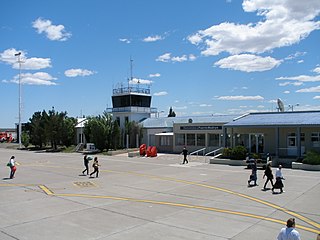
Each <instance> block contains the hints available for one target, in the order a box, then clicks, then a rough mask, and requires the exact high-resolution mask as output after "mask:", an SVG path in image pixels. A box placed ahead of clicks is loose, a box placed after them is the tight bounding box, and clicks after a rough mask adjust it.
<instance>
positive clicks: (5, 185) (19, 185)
mask: <svg viewBox="0 0 320 240" xmlns="http://www.w3.org/2000/svg"><path fill="white" fill-rule="evenodd" d="M33 186H38V184H22V183H0V187H33Z"/></svg>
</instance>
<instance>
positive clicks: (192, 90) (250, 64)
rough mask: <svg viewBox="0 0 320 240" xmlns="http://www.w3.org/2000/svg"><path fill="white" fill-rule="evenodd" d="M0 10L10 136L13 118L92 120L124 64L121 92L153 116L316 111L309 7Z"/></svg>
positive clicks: (24, 5)
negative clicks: (136, 95) (138, 94)
mask: <svg viewBox="0 0 320 240" xmlns="http://www.w3.org/2000/svg"><path fill="white" fill-rule="evenodd" d="M0 9H1V10H2V11H1V14H0V89H1V93H2V98H1V99H2V100H1V101H0V109H1V118H0V128H14V127H15V125H16V124H17V123H18V120H19V109H20V110H21V121H22V122H28V121H29V119H30V118H31V117H32V115H33V114H34V113H35V112H39V111H43V110H45V111H47V112H48V111H49V110H51V109H52V108H53V107H54V109H55V111H57V112H65V111H66V112H67V115H68V116H69V117H81V116H98V115H102V114H103V112H104V111H105V110H106V109H107V108H110V107H112V101H111V96H112V89H113V88H115V87H117V86H120V84H128V79H130V78H131V68H130V63H132V77H133V80H132V81H131V82H130V83H131V84H137V82H139V86H142V87H147V88H150V90H151V94H152V103H151V105H152V107H155V108H157V109H158V112H159V114H158V115H159V116H160V117H165V116H167V115H168V112H169V109H170V107H172V109H173V111H174V112H175V113H176V116H186V117H187V116H193V115H197V116H202V115H206V116H208V115H212V114H239V115H241V114H245V113H249V112H269V111H277V107H278V105H277V99H281V100H282V102H283V104H284V110H285V111H292V110H294V111H301V110H320V31H319V30H320V1H319V0H307V1H301V0H283V1H279V0H244V1H241V0H152V1H150V0H77V1H65V0H45V1H44V0H29V1H25V0H2V1H0ZM17 53H21V55H20V56H15V55H16V54H17ZM130 59H131V60H132V61H131V60H130ZM20 70H21V72H20ZM19 77H20V83H21V84H20V94H19ZM138 80H139V81H138ZM19 96H20V101H21V107H19Z"/></svg>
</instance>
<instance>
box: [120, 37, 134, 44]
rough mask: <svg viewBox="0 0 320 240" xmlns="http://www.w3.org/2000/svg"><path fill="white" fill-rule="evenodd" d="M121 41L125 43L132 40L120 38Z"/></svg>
mask: <svg viewBox="0 0 320 240" xmlns="http://www.w3.org/2000/svg"><path fill="white" fill-rule="evenodd" d="M119 41H120V42H124V43H131V41H130V40H129V39H127V38H120V39H119Z"/></svg>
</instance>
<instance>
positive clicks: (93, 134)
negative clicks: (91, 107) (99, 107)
mask: <svg viewBox="0 0 320 240" xmlns="http://www.w3.org/2000/svg"><path fill="white" fill-rule="evenodd" d="M112 123H113V122H112V117H111V115H110V114H108V113H106V112H104V113H103V115H99V116H97V117H89V118H88V121H87V122H86V123H85V125H84V134H85V136H86V139H87V141H88V142H92V143H94V145H95V146H96V148H97V149H99V150H100V151H103V150H105V149H106V150H107V151H108V150H109V148H110V146H111V142H112V136H111V129H112Z"/></svg>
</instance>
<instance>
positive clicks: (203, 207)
mask: <svg viewBox="0 0 320 240" xmlns="http://www.w3.org/2000/svg"><path fill="white" fill-rule="evenodd" d="M53 195H54V196H59V197H84V198H95V199H111V200H119V201H131V202H141V203H151V204H158V205H167V206H173V207H182V208H189V209H199V210H204V211H213V212H219V213H227V214H232V215H238V216H242V217H249V218H255V219H260V220H265V221H269V222H274V223H279V224H282V225H285V224H286V222H284V221H282V220H278V219H274V218H270V217H264V216H260V215H255V214H251V213H244V212H237V211H231V210H225V209H219V208H212V207H205V206H197V205H190V204H184V203H174V202H163V201H154V200H145V199H135V198H126V197H114V196H98V195H87V194H55V193H54V194H53ZM296 228H299V229H302V230H305V231H308V232H313V233H316V234H319V233H320V231H319V230H316V229H313V228H309V227H305V226H302V225H296Z"/></svg>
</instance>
